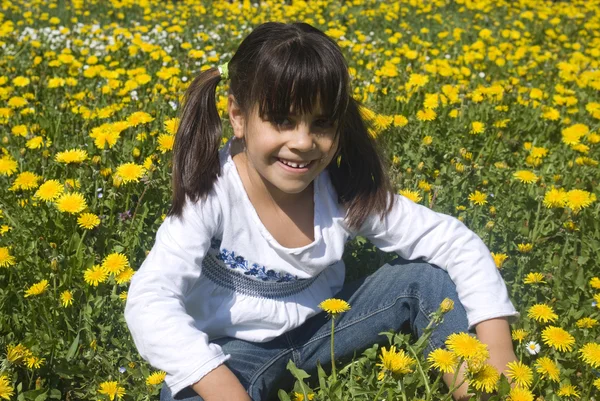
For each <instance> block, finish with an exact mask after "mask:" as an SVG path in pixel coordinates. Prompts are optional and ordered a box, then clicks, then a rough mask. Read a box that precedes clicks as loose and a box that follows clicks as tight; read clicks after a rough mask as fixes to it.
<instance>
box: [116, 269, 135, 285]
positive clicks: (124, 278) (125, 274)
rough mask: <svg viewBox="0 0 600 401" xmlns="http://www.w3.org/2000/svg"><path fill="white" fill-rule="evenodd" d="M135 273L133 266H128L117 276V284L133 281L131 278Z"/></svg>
mask: <svg viewBox="0 0 600 401" xmlns="http://www.w3.org/2000/svg"><path fill="white" fill-rule="evenodd" d="M134 274H135V270H133V269H132V268H131V267H129V266H128V267H126V268H125V269H124V270H123V271H122V272H121V273H119V274H117V275H116V276H115V281H116V282H117V284H125V283H128V282H130V281H131V278H132V277H133V275H134Z"/></svg>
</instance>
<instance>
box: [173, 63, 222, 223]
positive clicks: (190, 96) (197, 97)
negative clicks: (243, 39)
mask: <svg viewBox="0 0 600 401" xmlns="http://www.w3.org/2000/svg"><path fill="white" fill-rule="evenodd" d="M220 80H221V74H220V73H219V71H218V70H217V69H216V68H211V69H208V70H206V71H204V72H202V73H200V75H198V76H197V77H196V78H195V79H194V80H193V81H192V83H191V84H190V86H189V87H188V89H187V90H186V92H185V95H184V102H183V108H182V111H181V114H180V121H179V128H178V129H177V134H176V136H175V143H174V146H173V175H172V188H173V198H172V204H171V209H170V210H169V213H168V215H169V216H171V215H174V216H176V217H181V215H182V212H183V206H184V204H185V201H186V196H189V197H190V199H191V200H192V201H193V202H196V201H197V200H198V199H199V198H200V197H204V196H205V195H206V194H208V193H209V192H210V190H211V189H212V187H213V184H214V182H215V181H216V179H217V177H218V175H219V174H220V173H221V165H220V163H219V145H220V143H221V136H222V127H221V117H220V116H219V112H218V111H217V104H216V100H215V97H216V88H217V84H218V83H219V81H220Z"/></svg>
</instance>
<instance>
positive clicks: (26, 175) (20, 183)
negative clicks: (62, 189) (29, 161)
mask: <svg viewBox="0 0 600 401" xmlns="http://www.w3.org/2000/svg"><path fill="white" fill-rule="evenodd" d="M41 178H42V177H40V176H38V175H37V174H35V173H32V172H30V171H24V172H22V173H20V174H19V175H18V176H17V178H15V181H14V182H13V185H12V186H11V187H10V188H9V190H10V191H16V190H18V189H24V190H27V189H34V188H37V187H38V181H39V180H40V179H41Z"/></svg>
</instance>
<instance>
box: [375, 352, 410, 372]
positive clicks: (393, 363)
mask: <svg viewBox="0 0 600 401" xmlns="http://www.w3.org/2000/svg"><path fill="white" fill-rule="evenodd" d="M380 359H381V363H378V364H377V366H381V367H382V368H383V369H384V370H387V371H390V372H392V373H395V374H406V373H410V372H412V365H414V364H415V363H416V361H415V360H414V359H413V358H411V357H410V356H408V355H407V354H406V353H405V352H404V350H399V351H397V350H396V346H395V345H392V346H391V347H390V348H389V349H386V348H385V347H383V348H382V349H381V355H380Z"/></svg>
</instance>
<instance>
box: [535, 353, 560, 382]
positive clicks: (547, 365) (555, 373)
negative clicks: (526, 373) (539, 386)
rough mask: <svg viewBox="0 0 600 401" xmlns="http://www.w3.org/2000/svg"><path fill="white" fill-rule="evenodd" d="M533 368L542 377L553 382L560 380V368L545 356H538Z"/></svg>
mask: <svg viewBox="0 0 600 401" xmlns="http://www.w3.org/2000/svg"><path fill="white" fill-rule="evenodd" d="M535 370H536V371H537V372H538V373H539V374H540V375H542V376H543V377H545V378H547V379H550V380H552V381H554V382H557V383H558V381H559V380H560V369H558V365H556V363H555V362H554V361H553V360H552V359H550V358H549V357H547V356H543V357H540V358H538V360H537V361H536V362H535Z"/></svg>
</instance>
